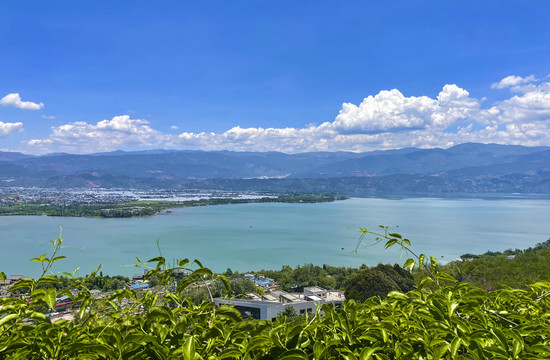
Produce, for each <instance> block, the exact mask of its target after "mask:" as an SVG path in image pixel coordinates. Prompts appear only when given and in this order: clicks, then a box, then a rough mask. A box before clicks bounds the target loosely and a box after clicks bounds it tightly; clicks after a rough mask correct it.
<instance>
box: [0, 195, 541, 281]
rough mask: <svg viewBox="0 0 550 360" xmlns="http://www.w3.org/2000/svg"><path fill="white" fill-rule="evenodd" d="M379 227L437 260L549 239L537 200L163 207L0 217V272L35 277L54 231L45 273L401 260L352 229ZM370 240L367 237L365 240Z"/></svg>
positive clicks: (252, 267)
mask: <svg viewBox="0 0 550 360" xmlns="http://www.w3.org/2000/svg"><path fill="white" fill-rule="evenodd" d="M378 225H389V226H390V227H391V229H392V231H395V232H399V233H401V234H403V235H404V236H405V237H407V238H408V239H410V240H411V242H412V245H413V249H414V250H415V251H416V252H419V253H421V252H424V253H426V254H428V255H433V256H436V257H437V258H439V259H441V260H442V261H444V262H447V261H451V260H454V259H456V258H457V257H458V256H460V255H461V254H464V253H468V252H469V253H483V252H486V251H487V250H491V251H502V250H505V249H508V248H514V249H515V248H527V247H530V246H534V245H535V244H536V243H538V242H542V241H545V240H547V239H548V238H549V237H550V201H549V200H547V199H537V198H535V199H514V198H509V199H499V200H486V199H460V200H457V199H435V198H410V199H400V200H389V199H379V198H352V199H349V200H345V201H338V202H333V203H317V204H275V203H265V204H242V205H218V206H207V207H193V208H180V209H173V211H172V214H169V215H157V216H153V217H148V218H128V219H96V218H60V217H46V216H11V217H0V246H1V248H0V271H4V272H5V273H6V275H11V274H22V275H26V276H36V275H38V274H39V273H40V266H39V264H37V263H31V262H29V261H28V259H29V258H31V257H37V256H39V255H40V254H42V253H45V252H48V251H49V250H50V247H51V245H50V244H49V241H48V240H49V239H54V238H56V237H57V236H58V235H59V229H60V227H62V228H63V232H62V236H63V239H64V245H65V248H64V249H63V250H62V254H61V255H65V256H67V257H68V258H67V259H66V260H63V261H60V262H58V263H57V264H56V266H55V267H54V268H53V272H54V273H55V272H58V271H72V270H73V269H75V268H76V267H80V270H79V272H78V274H80V275H85V274H87V273H89V272H90V271H91V270H92V269H94V268H96V267H97V266H98V265H99V264H102V265H103V267H102V270H103V273H104V274H124V275H131V274H132V273H136V272H141V270H139V269H136V268H134V267H126V266H121V265H131V264H133V263H135V257H136V256H139V257H140V258H141V259H143V260H145V259H148V258H152V257H155V256H158V251H157V248H156V241H157V240H158V241H159V242H160V247H161V250H162V253H163V255H164V256H165V257H166V258H167V259H168V260H169V261H170V262H171V261H172V260H173V259H176V258H178V259H181V258H189V259H195V258H196V259H199V260H200V261H202V263H203V265H205V266H208V267H210V268H211V269H213V270H214V271H224V270H225V269H226V268H228V267H230V268H232V269H233V270H239V271H247V270H259V269H280V268H281V266H282V265H291V266H296V265H302V264H305V263H313V264H316V265H322V264H330V265H335V266H353V267H357V266H359V265H361V264H363V263H365V264H367V265H376V264H377V263H379V262H390V263H394V262H399V263H403V262H404V260H405V259H406V258H405V256H404V255H402V254H401V252H400V251H399V250H398V249H397V248H395V249H393V248H392V249H389V250H385V249H384V247H383V245H382V244H378V245H377V246H370V247H361V248H360V249H359V251H358V254H357V255H356V254H354V253H352V250H353V249H354V248H355V246H356V244H357V241H358V239H359V235H360V234H359V231H358V229H359V227H366V228H367V229H369V230H375V229H376V227H377V226H378ZM367 243H369V244H370V243H372V239H370V240H369V239H367Z"/></svg>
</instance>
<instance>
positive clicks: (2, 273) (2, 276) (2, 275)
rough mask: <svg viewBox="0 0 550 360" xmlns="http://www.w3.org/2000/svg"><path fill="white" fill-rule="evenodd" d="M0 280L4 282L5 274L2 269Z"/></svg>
mask: <svg viewBox="0 0 550 360" xmlns="http://www.w3.org/2000/svg"><path fill="white" fill-rule="evenodd" d="M0 281H2V282H6V274H4V272H3V271H0Z"/></svg>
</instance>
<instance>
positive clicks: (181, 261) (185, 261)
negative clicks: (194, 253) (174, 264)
mask: <svg viewBox="0 0 550 360" xmlns="http://www.w3.org/2000/svg"><path fill="white" fill-rule="evenodd" d="M187 264H189V259H187V258H185V259H181V260H178V266H179V267H184V266H185V265H187Z"/></svg>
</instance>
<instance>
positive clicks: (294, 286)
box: [258, 264, 359, 291]
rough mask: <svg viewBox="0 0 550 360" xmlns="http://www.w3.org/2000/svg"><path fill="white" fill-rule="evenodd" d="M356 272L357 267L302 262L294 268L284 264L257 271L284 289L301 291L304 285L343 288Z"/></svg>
mask: <svg viewBox="0 0 550 360" xmlns="http://www.w3.org/2000/svg"><path fill="white" fill-rule="evenodd" d="M357 272H359V269H354V268H346V267H335V266H330V265H323V266H322V267H320V266H316V265H313V264H304V265H302V266H297V267H295V268H291V267H290V266H287V265H285V266H283V267H282V268H281V270H260V271H259V272H258V273H260V274H262V275H265V276H266V277H268V278H271V279H273V280H275V282H277V284H279V286H280V287H281V288H282V289H283V290H285V291H301V290H302V289H303V288H304V287H306V286H320V287H322V288H325V289H343V288H344V287H345V285H346V283H347V281H348V280H349V277H350V276H351V275H353V274H355V273H357Z"/></svg>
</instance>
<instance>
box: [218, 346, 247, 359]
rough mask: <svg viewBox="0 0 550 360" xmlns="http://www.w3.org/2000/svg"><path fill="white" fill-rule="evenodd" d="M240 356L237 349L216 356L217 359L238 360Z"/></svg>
mask: <svg viewBox="0 0 550 360" xmlns="http://www.w3.org/2000/svg"><path fill="white" fill-rule="evenodd" d="M241 356H242V353H241V352H240V351H239V350H237V349H227V350H224V351H222V352H221V354H220V355H218V359H220V360H222V359H227V358H237V359H240V358H241Z"/></svg>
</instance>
